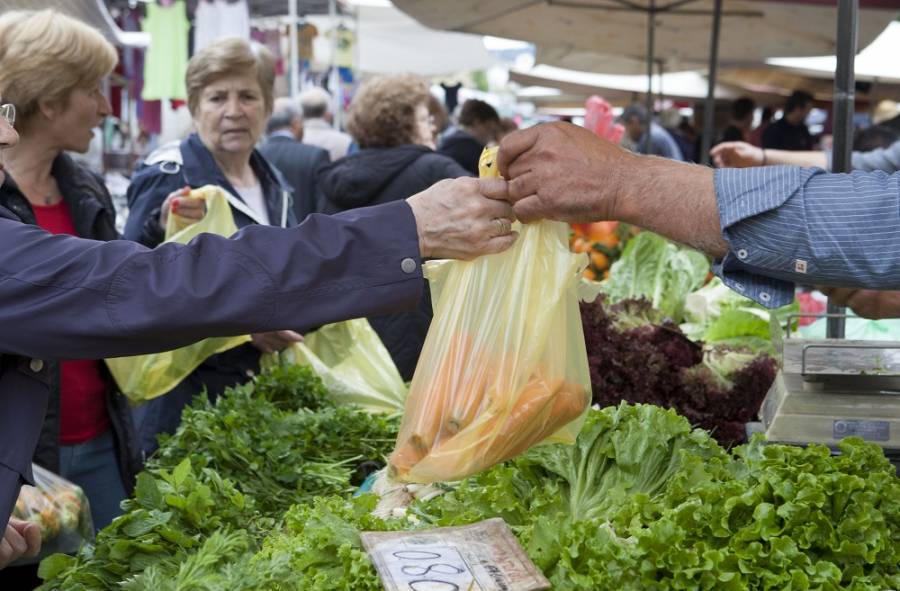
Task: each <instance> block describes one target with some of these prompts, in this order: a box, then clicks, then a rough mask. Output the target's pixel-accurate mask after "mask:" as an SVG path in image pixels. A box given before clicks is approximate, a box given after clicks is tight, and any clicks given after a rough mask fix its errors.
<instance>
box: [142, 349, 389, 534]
mask: <svg viewBox="0 0 900 591" xmlns="http://www.w3.org/2000/svg"><path fill="white" fill-rule="evenodd" d="M397 429H398V420H397V419H396V418H391V417H387V416H384V415H375V414H371V413H367V412H365V411H362V410H360V409H358V408H356V407H352V406H336V405H335V404H334V403H332V402H331V401H330V398H329V397H328V394H327V392H326V391H325V390H324V389H323V388H322V385H321V382H320V381H319V379H318V377H316V376H315V374H313V373H312V370H310V369H309V368H308V367H305V366H285V367H281V366H278V367H275V368H273V369H272V370H271V371H270V372H265V373H263V374H261V375H260V376H259V377H258V378H256V380H254V381H253V382H252V383H251V384H248V385H245V386H241V387H238V388H234V389H232V390H230V391H229V392H228V394H226V395H224V396H222V397H220V398H219V400H218V401H217V403H216V404H211V403H210V402H208V401H207V400H206V399H205V398H203V397H198V399H197V400H195V402H194V403H193V405H192V406H191V407H190V408H189V409H186V410H185V412H184V414H183V416H182V420H181V425H180V427H179V428H178V431H177V432H176V433H175V434H174V435H173V436H171V437H169V438H167V439H166V440H165V441H164V443H163V445H162V447H161V448H160V449H159V451H158V452H157V453H156V454H155V455H154V456H153V457H152V458H151V459H150V461H149V462H148V468H150V469H158V468H171V467H172V466H173V465H176V464H177V463H178V462H180V461H181V460H182V459H183V458H185V457H190V458H191V461H192V462H194V464H195V465H197V466H198V467H201V468H212V469H214V470H215V471H216V472H217V473H218V474H219V475H221V476H222V477H223V478H228V479H231V480H232V481H233V482H235V486H237V488H238V489H239V490H241V492H243V493H244V494H246V495H248V496H251V497H253V498H254V499H255V500H256V503H257V508H258V510H259V511H260V512H262V513H263V514H264V515H268V516H271V517H280V516H281V515H282V514H283V513H284V511H285V510H286V509H287V508H288V507H290V506H291V505H293V504H295V503H302V502H306V501H308V500H310V499H312V497H314V496H317V495H330V494H346V493H349V492H351V491H352V490H353V487H354V486H356V485H359V484H361V480H360V476H364V475H358V474H357V473H356V467H357V466H358V465H360V464H362V463H378V462H381V461H382V458H383V457H384V456H385V455H387V454H388V453H389V452H390V450H391V449H392V446H393V444H394V440H395V439H396V434H397Z"/></svg>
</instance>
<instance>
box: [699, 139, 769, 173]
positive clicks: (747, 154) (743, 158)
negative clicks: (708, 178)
mask: <svg viewBox="0 0 900 591" xmlns="http://www.w3.org/2000/svg"><path fill="white" fill-rule="evenodd" d="M709 153H710V155H711V156H712V159H713V162H714V163H715V164H716V166H718V167H719V168H748V167H750V166H762V165H763V164H764V163H765V158H764V155H763V151H762V148H757V147H756V146H754V145H752V144H748V143H747V142H722V143H721V144H719V145H717V146H715V147H713V149H712V150H710V151H709Z"/></svg>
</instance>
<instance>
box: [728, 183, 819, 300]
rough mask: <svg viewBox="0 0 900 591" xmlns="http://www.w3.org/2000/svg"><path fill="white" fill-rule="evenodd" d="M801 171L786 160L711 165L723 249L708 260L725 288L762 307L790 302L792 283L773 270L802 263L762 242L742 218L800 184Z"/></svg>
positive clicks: (778, 203)
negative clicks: (734, 166)
mask: <svg viewBox="0 0 900 591" xmlns="http://www.w3.org/2000/svg"><path fill="white" fill-rule="evenodd" d="M803 177H804V175H803V171H802V169H799V168H796V167H789V166H777V167H776V166H772V167H765V168H746V169H729V168H722V169H717V170H716V171H715V177H714V179H715V188H716V200H717V203H718V208H719V223H720V225H721V228H722V236H723V238H724V239H725V241H726V242H727V243H728V246H729V252H728V253H727V254H726V255H725V257H724V258H723V259H722V260H721V261H715V262H714V264H713V272H714V273H715V274H716V275H718V276H719V277H720V278H721V279H722V281H723V282H724V283H725V285H727V286H728V287H729V288H731V289H733V290H735V291H736V292H738V293H740V294H741V295H744V296H746V297H748V298H750V299H752V300H754V301H755V302H757V303H759V304H761V305H763V306H765V307H767V308H778V307H780V306H786V305H788V304H790V303H791V302H793V300H794V283H793V282H791V281H789V280H785V279H779V278H777V275H779V274H781V272H784V273H785V274H788V273H787V272H789V271H794V272H804V271H800V269H801V268H803V267H802V266H803V264H805V263H804V262H803V261H796V260H793V259H791V258H790V257H788V256H785V255H783V254H780V253H779V252H778V250H777V249H774V248H773V249H770V248H767V247H766V242H765V240H762V239H760V232H758V231H757V229H754V228H752V227H751V228H748V227H747V225H748V224H747V223H746V221H747V220H749V219H750V218H754V217H756V216H760V215H763V214H766V213H768V212H770V211H773V210H776V209H778V208H779V207H782V206H783V205H784V204H785V203H786V202H787V201H788V199H790V197H791V196H792V195H793V194H794V193H795V192H796V190H797V189H798V188H799V187H801V186H802V183H803ZM797 231H802V229H800V228H798V229H797ZM773 275H775V276H776V277H773Z"/></svg>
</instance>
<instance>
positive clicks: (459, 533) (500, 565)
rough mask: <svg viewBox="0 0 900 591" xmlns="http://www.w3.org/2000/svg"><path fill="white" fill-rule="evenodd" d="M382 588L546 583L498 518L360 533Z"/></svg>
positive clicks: (516, 589)
mask: <svg viewBox="0 0 900 591" xmlns="http://www.w3.org/2000/svg"><path fill="white" fill-rule="evenodd" d="M362 541H363V545H364V546H365V548H366V551H367V552H368V553H369V556H370V557H371V558H372V561H373V562H374V563H375V567H376V569H377V570H378V574H379V576H380V577H381V581H382V584H383V585H384V588H385V589H386V590H387V591H469V590H473V591H474V590H479V591H537V590H539V589H548V588H549V587H550V583H549V582H548V581H547V579H545V578H544V576H543V575H542V574H541V573H540V571H538V570H537V568H536V567H535V566H534V564H533V563H532V562H531V560H530V559H529V558H528V556H526V555H525V553H524V552H523V551H522V548H521V547H520V546H519V544H518V542H517V541H516V539H515V537H513V535H512V533H511V532H510V531H509V528H508V527H507V526H506V523H504V521H503V520H502V519H489V520H487V521H482V522H480V523H475V524H472V525H468V526H464V527H445V528H438V529H432V530H427V531H418V532H365V533H363V534H362Z"/></svg>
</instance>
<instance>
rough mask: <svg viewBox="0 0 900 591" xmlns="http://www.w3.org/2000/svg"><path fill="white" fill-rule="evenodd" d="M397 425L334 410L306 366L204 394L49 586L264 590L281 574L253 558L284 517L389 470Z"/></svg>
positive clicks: (50, 570) (52, 565) (47, 570)
mask: <svg viewBox="0 0 900 591" xmlns="http://www.w3.org/2000/svg"><path fill="white" fill-rule="evenodd" d="M397 428H398V420H397V418H390V417H386V416H383V415H373V414H369V413H367V412H364V411H361V410H359V409H357V408H356V407H349V406H336V405H335V404H334V403H332V402H331V399H330V397H329V395H328V392H326V391H325V390H324V388H323V387H322V384H321V381H320V380H319V378H318V377H316V376H315V374H313V372H312V371H311V370H310V369H309V368H306V367H300V366H283V367H282V366H278V367H274V368H272V369H271V370H269V371H267V372H264V373H263V374H261V375H260V376H259V377H257V378H256V379H255V380H254V381H253V382H251V383H249V384H246V385H243V386H240V387H237V388H230V389H228V390H227V391H226V392H225V393H224V394H223V395H222V396H220V397H219V398H218V400H217V402H216V404H212V403H210V402H209V401H208V400H206V398H205V397H198V398H197V399H196V400H195V401H194V402H193V404H192V405H191V406H190V407H188V408H187V409H185V411H184V414H183V416H182V422H181V426H180V427H179V429H178V431H177V432H176V433H175V434H174V435H172V436H171V437H166V438H165V439H164V440H163V441H162V445H161V447H160V449H159V450H158V452H157V453H156V454H155V455H154V456H153V458H151V460H150V461H149V462H148V466H147V469H146V470H145V471H144V472H142V473H141V474H140V475H139V476H138V481H137V487H136V490H135V496H134V498H132V499H129V500H127V501H125V503H124V505H123V508H124V509H125V514H124V515H122V516H121V517H119V518H117V519H116V520H115V521H113V523H112V524H110V525H109V526H108V527H107V528H105V529H104V530H103V531H101V532H100V533H99V535H98V537H97V540H96V542H95V544H93V545H88V546H85V547H84V548H82V550H81V551H80V552H79V554H78V555H77V556H75V557H71V556H64V555H60V554H57V555H54V556H51V557H49V558H48V559H46V560H45V561H44V562H43V563H42V565H41V576H42V578H43V579H44V580H45V581H46V582H45V584H44V586H43V587H42V588H43V589H45V590H47V591H49V590H51V589H73V590H76V591H81V590H87V589H91V590H94V589H110V590H111V589H121V588H123V585H124V586H125V587H124V588H126V589H141V588H144V589H150V588H153V589H170V588H171V589H176V588H177V589H242V588H245V589H258V588H262V587H265V585H266V584H268V582H270V581H272V580H275V579H277V578H278V576H279V575H278V572H279V571H277V569H275V567H274V565H268V566H267V567H266V569H263V570H258V569H255V568H254V567H253V565H251V564H250V563H249V562H247V561H248V560H249V558H250V557H252V556H253V553H254V552H256V551H257V550H258V549H259V547H260V544H261V542H262V540H263V539H264V538H265V537H266V536H268V535H270V534H271V533H272V532H273V531H277V530H278V527H279V525H280V523H281V522H282V520H283V517H284V514H285V512H286V511H287V510H288V509H289V508H290V507H291V506H292V505H294V504H298V503H305V502H308V501H311V500H312V499H313V498H314V497H316V496H322V495H346V494H347V493H349V492H350V491H352V490H354V484H352V482H351V481H352V480H355V481H356V482H357V483H358V482H360V481H361V478H362V477H364V474H359V473H357V472H355V471H354V470H355V468H356V466H357V465H358V464H361V463H370V464H378V463H380V464H382V465H383V461H382V458H383V457H384V456H385V455H386V454H387V453H388V452H389V451H390V450H391V448H392V446H393V443H394V439H395V438H396V434H397ZM245 562H246V563H245ZM223 577H224V578H223ZM163 582H164V583H163ZM264 583H265V584H264ZM173 585H174V586H173Z"/></svg>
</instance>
